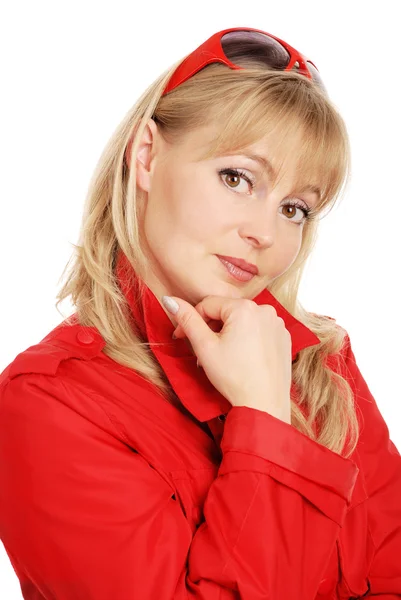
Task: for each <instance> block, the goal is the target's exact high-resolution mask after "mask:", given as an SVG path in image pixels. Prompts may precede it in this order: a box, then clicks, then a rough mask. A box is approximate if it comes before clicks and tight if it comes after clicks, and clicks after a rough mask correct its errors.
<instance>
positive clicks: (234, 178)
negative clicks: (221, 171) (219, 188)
mask: <svg viewBox="0 0 401 600" xmlns="http://www.w3.org/2000/svg"><path fill="white" fill-rule="evenodd" d="M225 180H226V182H227V185H229V186H230V187H237V185H238V184H239V182H240V181H241V177H240V176H239V175H232V174H231V173H230V174H228V175H225Z"/></svg>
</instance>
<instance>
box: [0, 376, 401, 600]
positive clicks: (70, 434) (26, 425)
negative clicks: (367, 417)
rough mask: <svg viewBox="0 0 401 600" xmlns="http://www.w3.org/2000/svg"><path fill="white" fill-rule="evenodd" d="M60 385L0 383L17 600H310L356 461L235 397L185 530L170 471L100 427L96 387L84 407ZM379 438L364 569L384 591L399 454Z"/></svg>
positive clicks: (2, 519)
mask: <svg viewBox="0 0 401 600" xmlns="http://www.w3.org/2000/svg"><path fill="white" fill-rule="evenodd" d="M71 394H74V395H75V396H76V394H77V391H76V389H75V387H74V386H73V384H70V386H69V385H67V383H66V382H63V381H60V378H57V377H51V376H47V375H43V374H24V375H20V376H18V377H15V378H14V379H12V380H11V381H8V382H7V383H6V385H4V387H3V388H2V391H1V393H0V537H1V539H2V541H3V544H4V546H5V549H6V551H7V553H8V555H9V557H10V561H11V563H12V565H13V566H14V569H15V570H16V573H17V575H18V577H19V579H20V582H21V588H22V591H23V595H24V598H25V599H26V600H44V599H45V600H116V599H118V600H136V599H137V598H141V600H184V599H185V600H189V599H191V600H261V599H262V598H263V599H264V598H269V599H270V598H271V599H272V600H276V599H278V598H280V599H283V600H284V599H286V600H290V599H293V598H294V599H295V598H297V599H298V598H302V600H314V598H315V597H316V592H317V588H318V586H319V583H320V581H321V578H322V577H323V576H324V571H325V567H326V565H327V562H328V559H329V557H330V555H331V554H332V552H333V549H334V547H335V543H336V538H337V535H338V532H339V528H340V527H341V526H342V523H343V520H344V517H345V515H346V511H347V506H348V505H349V502H350V497H351V494H352V490H353V487H354V484H355V480H356V477H357V474H358V467H357V466H356V465H355V463H353V462H352V461H351V460H348V459H345V458H343V457H341V456H340V455H338V454H336V453H333V452H331V451H330V450H328V449H327V448H325V447H323V446H321V445H319V444H317V443H316V442H314V441H313V440H311V439H310V438H308V437H307V436H305V435H304V434H302V433H300V432H299V431H298V430H296V429H295V428H293V427H292V426H291V425H289V424H288V423H284V422H283V421H281V420H279V419H276V418H275V417H273V416H271V415H269V414H267V413H265V412H262V411H259V410H257V409H253V408H248V407H233V408H232V409H231V410H230V412H229V413H228V416H227V419H226V424H225V430H224V434H223V438H222V442H221V447H222V452H223V458H222V461H221V464H220V467H219V471H218V474H217V477H216V478H215V480H214V481H213V483H212V485H211V487H210V489H209V492H208V495H207V497H206V500H205V505H204V516H205V521H204V522H203V523H202V524H201V525H200V526H199V527H198V529H197V530H196V532H195V535H194V536H193V537H192V532H191V530H190V527H189V525H188V522H187V521H186V519H185V516H184V514H183V512H182V510H181V508H180V506H179V503H178V502H177V501H176V500H175V498H174V494H173V490H172V488H171V487H170V484H169V483H168V481H166V480H165V478H164V477H162V476H161V475H160V474H159V473H158V472H157V471H156V470H155V469H153V468H151V466H150V465H149V464H148V463H147V462H146V461H145V460H144V458H143V457H141V456H140V455H139V454H138V453H136V452H134V451H133V450H132V449H131V448H130V447H129V446H128V444H127V445H125V444H123V443H121V441H120V440H118V439H117V437H115V436H113V435H112V434H111V433H110V421H109V419H108V417H107V415H106V414H105V413H104V411H103V409H102V408H101V407H100V406H99V404H98V403H97V402H96V399H95V398H94V399H93V400H92V399H91V400H88V399H85V398H83V397H82V398H80V402H81V403H84V402H93V407H92V415H93V418H91V419H88V418H87V417H85V416H83V415H84V412H83V411H82V412H80V408H79V406H80V403H79V402H75V404H74V408H71V403H70V402H69V396H70V395H71ZM375 414H376V413H375ZM102 419H103V420H102ZM95 421H96V424H95V423H94V422H95ZM102 423H103V424H104V426H103V425H102ZM378 424H379V425H380V427H381V428H382V431H383V432H384V426H383V425H382V424H381V421H380V420H378ZM378 448H380V452H381V456H383V457H385V458H386V459H388V461H389V464H388V467H387V471H386V473H387V474H386V475H383V474H380V475H379V472H378V470H377V469H374V472H372V489H373V496H374V498H373V505H372V508H374V510H375V511H376V513H377V514H378V513H379V511H380V506H384V505H385V508H382V509H381V510H382V512H383V511H386V512H387V513H388V518H389V519H390V520H391V523H392V530H388V531H385V532H383V530H382V529H381V527H380V523H379V522H378V527H377V530H376V540H377V542H378V544H379V552H378V554H377V559H376V562H375V564H374V567H373V579H372V581H373V585H374V586H375V589H379V588H380V589H381V590H385V589H386V590H395V589H396V587H395V586H398V583H397V581H398V582H399V579H396V575H395V564H394V562H393V567H392V568H391V567H389V566H388V561H389V560H390V558H389V556H390V554H391V553H392V552H393V551H395V550H399V535H400V532H399V529H398V531H396V528H395V525H396V519H397V517H396V511H397V507H396V506H395V504H394V502H393V503H391V500H390V496H391V493H393V492H395V491H396V490H395V485H397V486H398V487H397V493H398V491H399V462H398V458H397V456H396V455H395V453H394V450H393V449H392V448H391V446H389V445H388V443H387V441H386V437H385V433H382V434H381V435H380V442H378ZM375 450H376V448H375ZM377 464H378V463H377ZM395 474H397V478H398V479H397V484H393V483H391V484H390V483H389V482H390V480H392V479H393V477H394V476H395ZM373 482H374V483H373ZM383 486H384V487H383ZM387 486H388V491H386V489H387ZM376 496H377V502H376V500H375V498H376ZM393 514H394V516H392V515H393ZM397 514H399V513H397ZM380 518H381V517H380ZM393 536H394V541H392V537H393ZM383 565H386V566H385V567H384V566H383ZM382 569H384V571H382ZM383 573H384V575H383ZM385 586H387V587H385ZM398 589H399V587H397V590H398ZM383 598H384V596H383Z"/></svg>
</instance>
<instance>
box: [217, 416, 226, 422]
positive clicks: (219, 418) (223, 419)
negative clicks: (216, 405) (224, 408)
mask: <svg viewBox="0 0 401 600" xmlns="http://www.w3.org/2000/svg"><path fill="white" fill-rule="evenodd" d="M217 418H218V420H219V421H225V420H226V415H219V416H218V417H217Z"/></svg>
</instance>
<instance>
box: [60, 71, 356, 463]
mask: <svg viewBox="0 0 401 600" xmlns="http://www.w3.org/2000/svg"><path fill="white" fill-rule="evenodd" d="M179 62H181V61H178V63H176V64H175V65H173V66H172V67H171V68H170V69H168V70H167V71H166V72H165V73H163V74H162V75H161V76H160V77H159V78H158V79H157V80H156V81H155V82H154V83H153V84H152V85H150V86H149V88H148V89H147V90H146V91H145V92H144V93H143V95H142V96H141V97H140V98H139V100H138V101H137V102H136V104H135V105H134V106H133V107H132V109H131V110H129V112H128V113H127V115H126V116H125V118H124V119H123V121H122V122H121V123H120V125H119V126H118V127H117V129H116V131H115V132H114V134H113V135H112V137H111V139H110V141H109V142H108V144H107V146H106V148H105V149H104V151H103V153H102V155H101V157H100V160H99V162H98V165H97V167H96V169H95V172H94V174H93V176H92V179H91V181H90V185H89V189H88V194H87V199H86V203H85V207H84V212H83V219H82V225H81V230H80V238H79V242H78V244H77V245H75V244H73V247H74V249H75V251H74V252H73V255H72V256H71V258H70V260H69V261H68V263H67V265H66V267H65V269H64V271H63V273H62V276H61V279H62V278H63V276H64V274H65V272H66V270H67V268H68V266H69V264H70V262H71V260H73V263H72V266H71V268H70V270H69V273H68V275H67V277H66V280H65V283H64V285H63V286H62V288H61V289H60V291H59V293H58V295H57V303H56V308H57V310H58V305H59V303H60V302H62V300H64V299H65V298H67V297H68V296H71V301H72V304H73V305H74V306H75V308H76V313H75V315H76V317H77V318H78V321H79V323H81V324H82V325H85V326H94V327H96V328H97V329H98V330H99V332H100V334H101V335H102V337H103V338H104V340H105V342H106V346H105V348H104V352H105V354H106V355H108V356H109V357H111V358H112V359H113V360H115V361H117V362H118V363H120V364H122V365H125V366H127V367H129V368H131V369H134V370H135V371H136V372H137V373H138V374H139V375H140V376H142V377H144V378H146V379H147V380H149V381H151V382H152V383H153V384H154V386H155V387H156V389H157V390H158V391H159V392H160V393H161V395H162V396H163V397H165V398H166V399H167V400H168V399H169V398H170V393H171V386H170V385H169V382H168V380H167V378H166V376H165V374H164V372H163V370H162V368H161V366H160V364H159V363H158V361H157V360H156V358H155V355H154V354H153V352H152V349H151V344H149V343H148V342H147V341H146V340H144V339H142V336H141V334H140V331H139V330H138V329H137V328H136V327H135V324H133V323H132V320H130V313H129V308H128V305H127V302H126V300H125V298H124V296H123V294H122V292H121V290H120V287H119V285H118V281H117V277H116V273H115V267H116V258H117V254H118V252H119V251H120V250H121V251H122V252H124V254H125V255H126V257H127V259H128V260H129V262H130V263H131V265H132V266H133V268H134V270H135V272H136V273H137V274H139V275H141V274H143V273H144V272H145V271H146V266H147V258H146V256H145V255H144V253H143V251H142V249H141V240H140V235H141V232H140V230H139V227H138V222H139V217H138V215H140V211H141V207H142V206H143V196H142V195H141V193H142V192H141V190H138V189H137V188H136V169H135V165H136V155H137V149H138V144H139V141H140V139H141V136H142V133H143V131H144V128H145V126H146V123H147V122H148V120H149V119H150V118H153V119H154V120H155V121H156V123H157V124H158V126H159V128H160V131H161V132H162V134H163V136H165V138H166V139H167V140H169V141H170V142H174V141H175V140H179V139H180V137H181V136H183V135H186V134H188V133H190V132H191V131H192V130H194V129H196V128H198V127H201V126H204V125H205V124H206V123H212V122H213V123H216V124H218V125H219V126H220V127H219V135H217V137H216V139H215V140H214V144H213V147H211V148H210V151H209V152H208V155H207V156H205V158H207V157H210V156H215V155H217V154H222V153H224V152H225V151H226V150H229V151H230V152H232V151H235V150H237V149H240V148H243V147H245V146H247V145H250V144H252V143H254V142H256V141H257V140H259V139H260V138H261V137H262V136H264V135H266V134H267V133H269V132H272V131H273V130H274V131H275V132H278V134H279V135H278V139H280V140H281V143H280V144H279V145H280V148H275V151H276V159H277V157H278V156H282V157H285V156H286V155H288V153H289V152H291V153H292V154H294V153H296V156H297V157H298V159H299V162H298V167H299V168H298V170H297V173H298V177H299V182H300V183H302V182H303V183H305V182H307V183H310V182H318V184H319V187H320V188H321V190H322V194H321V198H320V202H319V205H318V209H317V212H316V215H315V218H313V219H312V220H311V221H307V222H306V223H305V225H304V226H303V234H302V236H303V239H302V245H301V249H300V252H299V254H298V256H297V258H296V260H295V261H294V263H293V264H292V265H291V267H290V268H289V269H288V270H287V271H286V272H285V273H283V274H282V275H281V276H279V277H278V278H276V279H275V280H274V282H273V283H272V284H271V285H270V286H269V287H268V289H269V290H270V292H271V293H272V294H273V295H274V296H275V297H276V298H277V299H278V301H279V302H280V303H281V304H282V305H283V306H284V307H285V308H286V309H287V310H288V311H289V312H290V313H291V314H292V315H294V317H295V318H296V319H298V320H299V321H301V322H302V323H304V324H305V325H306V327H308V328H309V329H311V330H312V331H313V332H314V333H315V334H316V335H317V336H318V337H319V339H320V341H321V343H320V344H318V345H315V346H312V347H309V348H305V349H304V350H302V351H301V352H299V354H298V357H297V360H296V361H295V362H294V363H293V367H292V375H293V377H292V383H293V385H292V387H291V400H292V409H291V412H292V415H291V419H292V425H293V426H294V427H295V428H296V429H298V430H299V431H301V432H302V433H304V434H305V435H307V436H309V437H310V438H311V439H313V440H315V441H316V442H318V443H319V444H321V445H323V446H326V447H327V448H329V449H330V450H332V451H333V452H336V453H338V454H342V455H343V456H345V457H349V456H350V455H351V454H352V452H353V450H354V449H355V446H356V444H357V441H358V436H359V426H358V419H357V415H356V410H355V406H354V399H353V393H352V389H351V387H350V385H349V384H348V382H347V381H346V379H345V378H343V377H342V376H341V375H340V374H337V373H335V372H334V371H333V370H332V369H331V368H330V366H329V365H328V364H327V362H326V361H327V358H328V357H329V355H337V353H338V352H339V351H340V350H341V348H342V347H343V344H344V338H345V335H346V332H345V330H344V329H343V328H341V327H340V326H339V325H338V324H337V323H336V322H335V319H332V318H329V317H325V316H322V315H317V314H314V313H310V312H308V311H307V310H305V309H304V308H303V307H302V306H301V305H300V303H299V301H298V289H299V286H300V282H301V278H302V274H303V271H304V268H305V264H306V262H307V259H308V257H309V256H310V254H311V252H312V250H313V248H314V245H315V243H316V240H317V233H318V223H319V219H320V217H321V216H322V215H323V213H327V209H331V208H332V207H333V206H334V204H335V202H336V201H337V200H338V199H339V198H340V196H341V194H342V192H343V190H344V189H345V187H346V184H347V182H348V179H349V172H350V149H349V140H348V135H347V131H346V127H345V124H344V122H343V120H342V118H341V116H340V115H339V114H338V112H337V110H336V109H335V107H334V105H333V104H332V102H331V101H330V100H329V99H328V98H327V96H326V94H325V93H324V92H323V91H322V90H320V89H319V88H318V87H317V86H316V85H315V84H314V83H313V82H311V81H310V80H309V79H307V78H306V77H304V76H303V75H300V74H299V73H296V72H288V71H287V72H282V71H273V70H268V69H266V67H264V66H263V67H262V66H260V65H244V66H245V67H246V68H244V69H242V70H231V69H229V68H227V67H225V66H223V65H220V64H212V65H209V66H208V67H207V68H205V69H203V70H202V71H200V72H199V73H197V74H196V75H194V76H193V77H192V78H190V79H189V80H188V81H186V82H185V83H183V84H181V85H180V86H179V87H178V88H176V89H175V90H173V91H172V92H170V93H169V94H167V95H166V96H162V92H163V89H164V87H165V85H166V83H167V81H168V80H169V78H170V77H171V75H172V73H173V71H174V70H175V68H176V66H177V64H179ZM299 131H300V132H301V133H302V135H301V139H302V143H301V145H300V147H297V148H294V147H293V141H292V140H293V134H294V132H299ZM131 144H132V145H131ZM128 151H130V152H131V164H130V168H128V166H127V163H126V153H127V152H128ZM277 160H278V159H277ZM281 164H283V161H281ZM280 172H281V169H279V171H278V176H279V175H280ZM69 322H70V321H69V319H67V320H66V324H68V323H69ZM314 427H316V431H315V430H314ZM347 441H348V442H349V446H348V448H347V450H345V445H346V442H347Z"/></svg>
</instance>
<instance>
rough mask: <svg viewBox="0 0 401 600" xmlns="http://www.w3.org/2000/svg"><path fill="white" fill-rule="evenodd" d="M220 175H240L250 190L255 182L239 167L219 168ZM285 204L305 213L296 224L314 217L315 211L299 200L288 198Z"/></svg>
mask: <svg viewBox="0 0 401 600" xmlns="http://www.w3.org/2000/svg"><path fill="white" fill-rule="evenodd" d="M222 175H235V176H237V177H242V178H243V179H245V181H247V182H248V183H249V185H250V186H251V189H252V190H253V189H254V187H255V182H254V181H253V180H252V179H251V178H250V177H248V175H247V174H246V173H245V172H244V171H242V170H241V169H236V168H234V167H229V168H228V169H221V170H220V171H219V176H220V177H221V176H222ZM227 187H228V186H227ZM285 205H287V206H295V207H296V208H299V209H300V210H302V212H303V213H304V215H305V219H304V221H300V222H299V223H295V224H296V225H302V223H304V222H305V221H312V220H313V219H314V218H315V214H316V213H315V212H314V211H313V210H312V209H311V208H307V207H306V206H304V204H300V203H299V202H295V201H294V200H288V201H287V202H286V203H285ZM289 220H290V219H289Z"/></svg>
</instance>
